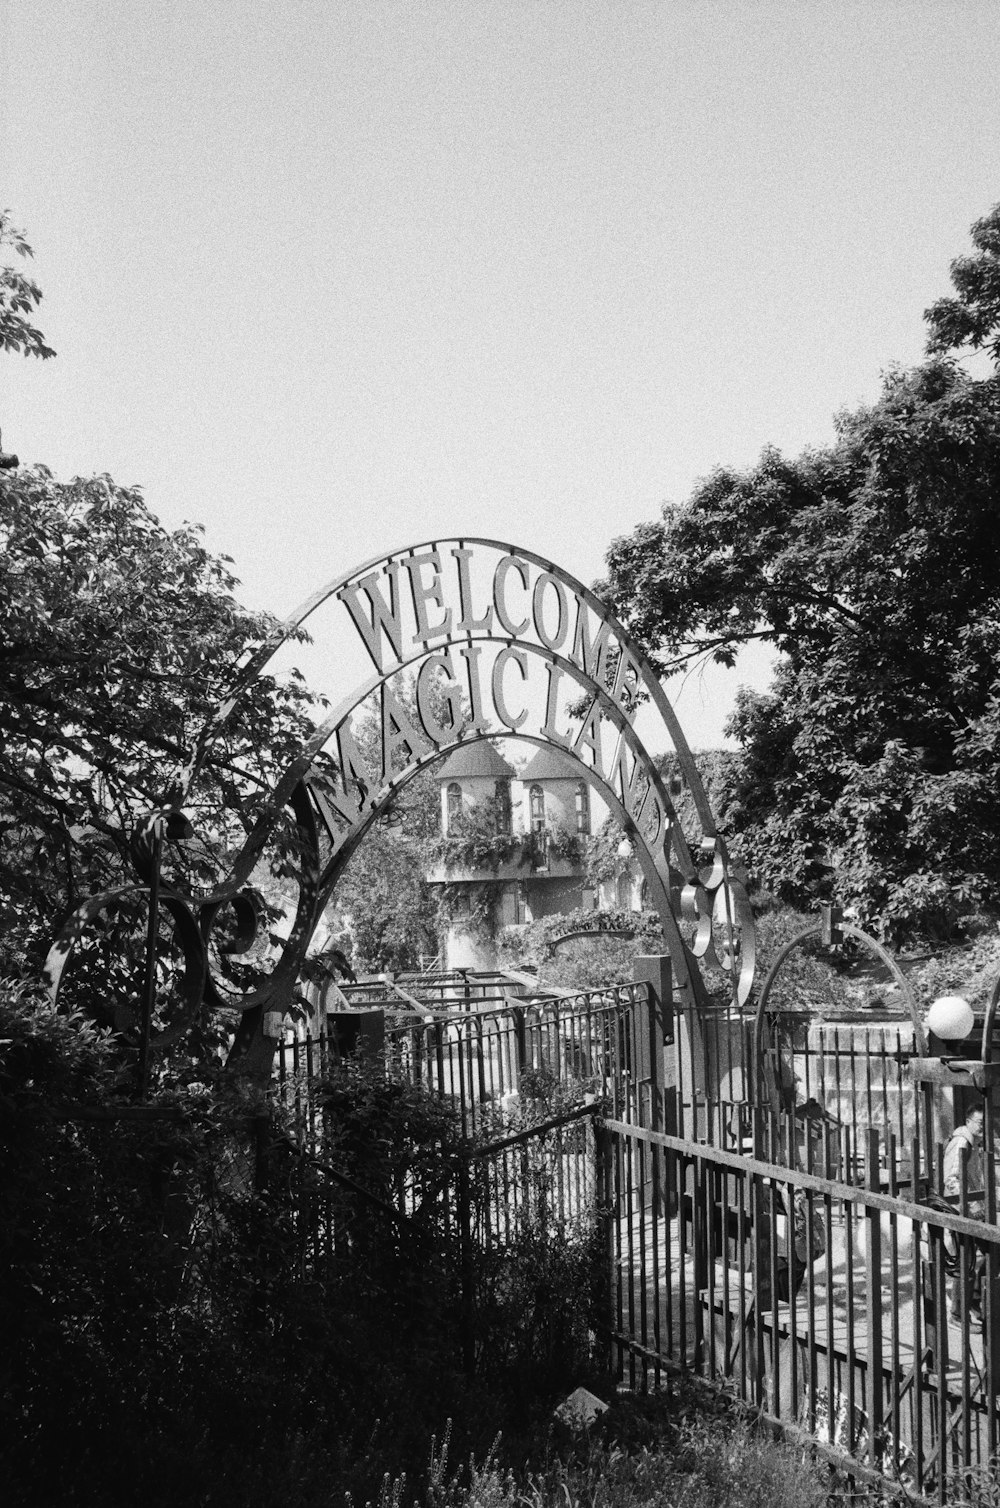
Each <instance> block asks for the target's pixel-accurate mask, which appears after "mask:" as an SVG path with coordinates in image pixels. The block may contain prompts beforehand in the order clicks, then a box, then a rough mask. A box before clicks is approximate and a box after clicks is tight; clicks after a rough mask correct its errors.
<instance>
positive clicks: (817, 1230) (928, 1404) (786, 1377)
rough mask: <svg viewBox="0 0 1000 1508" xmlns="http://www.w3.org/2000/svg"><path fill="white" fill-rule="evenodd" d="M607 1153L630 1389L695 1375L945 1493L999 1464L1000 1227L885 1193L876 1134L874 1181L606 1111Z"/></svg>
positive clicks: (603, 1149) (925, 1491)
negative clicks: (827, 1174) (736, 1149)
mask: <svg viewBox="0 0 1000 1508" xmlns="http://www.w3.org/2000/svg"><path fill="white" fill-rule="evenodd" d="M762 1139H763V1138H762ZM598 1153H599V1156H600V1157H601V1158H602V1159H603V1161H604V1163H605V1167H606V1173H605V1183H606V1186H607V1187H608V1188H609V1190H610V1192H611V1204H612V1207H613V1209H614V1210H615V1211H616V1212H617V1213H616V1216H615V1217H614V1219H613V1220H612V1221H611V1223H610V1225H609V1231H608V1242H609V1249H610V1254H611V1260H612V1265H613V1273H614V1282H613V1289H612V1292H613V1298H612V1306H611V1308H612V1312H611V1324H610V1328H611V1335H612V1353H613V1365H614V1367H615V1369H616V1370H617V1371H618V1373H619V1375H620V1376H622V1377H623V1378H625V1379H627V1381H628V1382H629V1384H630V1385H631V1386H632V1387H633V1388H645V1387H649V1386H651V1385H653V1386H655V1385H657V1384H658V1383H659V1382H660V1380H661V1378H662V1376H663V1375H664V1373H667V1372H670V1371H676V1370H678V1369H680V1370H688V1371H691V1372H693V1373H695V1374H696V1375H698V1376H701V1377H702V1378H704V1379H705V1380H707V1381H709V1382H711V1383H713V1384H715V1385H720V1386H723V1387H725V1388H726V1389H727V1390H729V1391H732V1392H734V1393H735V1394H736V1396H738V1397H739V1398H741V1399H743V1400H744V1401H745V1402H747V1403H748V1404H750V1405H752V1406H753V1407H754V1408H756V1409H758V1410H760V1412H761V1413H762V1414H763V1415H765V1416H766V1417H767V1418H769V1419H772V1420H774V1421H775V1422H777V1423H779V1424H780V1425H781V1426H782V1428H783V1429H784V1430H785V1431H786V1432H788V1433H791V1434H792V1435H794V1436H797V1437H800V1438H803V1439H806V1438H807V1439H808V1440H809V1442H810V1444H813V1445H815V1447H816V1448H817V1449H819V1450H820V1451H821V1452H822V1453H824V1454H826V1455H827V1456H828V1457H829V1459H830V1460H831V1461H833V1462H834V1463H835V1464H837V1465H838V1466H840V1467H842V1468H843V1469H845V1470H846V1471H847V1472H848V1473H849V1474H850V1475H852V1476H854V1477H860V1478H869V1477H870V1478H872V1479H875V1480H878V1481H880V1482H882V1483H883V1484H885V1483H888V1484H890V1485H892V1484H895V1485H896V1486H897V1487H898V1488H899V1489H900V1491H902V1490H904V1489H905V1491H906V1492H907V1493H909V1494H911V1495H914V1494H915V1495H917V1496H928V1495H932V1496H933V1497H935V1498H936V1499H937V1500H938V1501H940V1502H944V1501H945V1500H946V1497H947V1495H948V1494H949V1492H950V1491H951V1489H952V1487H953V1486H954V1484H955V1483H956V1482H963V1483H964V1482H966V1480H967V1476H968V1473H969V1472H970V1471H971V1472H976V1471H981V1472H985V1471H986V1470H987V1469H988V1468H989V1467H990V1464H991V1463H992V1462H993V1461H994V1460H995V1458H996V1454H997V1444H998V1441H997V1422H998V1415H997V1396H998V1392H1000V1281H998V1279H1000V1232H998V1231H997V1230H996V1228H995V1227H993V1226H991V1225H986V1224H984V1223H982V1222H981V1221H978V1220H970V1219H966V1218H963V1217H962V1215H960V1214H959V1213H958V1211H957V1210H953V1211H951V1210H947V1209H946V1208H941V1209H932V1208H929V1207H928V1206H927V1205H926V1204H924V1203H920V1202H914V1201H913V1199H912V1197H907V1193H908V1191H906V1190H900V1189H899V1188H897V1187H895V1186H894V1185H893V1183H892V1182H890V1184H889V1186H888V1187H886V1188H883V1186H882V1178H881V1172H880V1170H881V1168H883V1167H884V1166H885V1159H884V1158H883V1156H882V1149H881V1147H880V1138H879V1135H878V1132H877V1131H871V1132H869V1133H868V1135H867V1137H866V1139H865V1161H866V1164H867V1167H868V1168H869V1169H870V1170H871V1175H870V1181H869V1182H868V1184H867V1186H864V1187H859V1186H854V1185H850V1184H848V1183H845V1182H844V1181H842V1180H840V1179H837V1180H834V1179H830V1178H824V1177H822V1176H820V1175H818V1174H815V1173H809V1172H806V1171H803V1170H800V1169H798V1168H794V1167H791V1166H789V1165H788V1164H787V1162H784V1161H769V1160H765V1159H763V1158H760V1157H755V1156H751V1155H746V1154H737V1153H733V1152H727V1151H725V1150H724V1149H722V1148H720V1147H715V1146H709V1145H705V1144H703V1145H696V1144H694V1143H692V1142H690V1141H689V1140H687V1139H682V1138H679V1137H673V1136H669V1135H666V1134H664V1133H659V1132H655V1131H650V1130H648V1129H646V1128H643V1127H639V1126H636V1125H634V1124H632V1125H630V1124H626V1123H624V1122H616V1121H613V1120H605V1121H602V1122H599V1123H598ZM889 1166H890V1168H891V1167H892V1161H891V1159H890V1160H889ZM977 1311H978V1312H977ZM979 1313H981V1315H982V1320H981V1322H980V1320H979Z"/></svg>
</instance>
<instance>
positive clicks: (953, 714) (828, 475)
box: [604, 360, 1000, 935]
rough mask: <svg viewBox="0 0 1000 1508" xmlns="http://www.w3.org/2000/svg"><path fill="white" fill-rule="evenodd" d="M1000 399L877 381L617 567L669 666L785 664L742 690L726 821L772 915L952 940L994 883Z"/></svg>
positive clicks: (619, 594)
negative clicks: (760, 657) (781, 911)
mask: <svg viewBox="0 0 1000 1508" xmlns="http://www.w3.org/2000/svg"><path fill="white" fill-rule="evenodd" d="M998 496H1000V381H998V380H997V379H989V380H984V381H974V380H972V379H971V378H969V377H968V376H967V375H965V374H963V373H962V372H960V371H959V369H958V368H956V367H955V366H954V364H952V363H949V362H947V361H942V360H935V361H932V362H929V363H928V364H927V365H924V366H921V367H918V368H916V369H914V370H912V371H895V372H892V373H890V374H889V375H888V376H887V377H886V378H885V379H884V383H883V389H882V393H881V396H880V397H879V399H878V401H877V402H875V403H874V404H872V405H870V406H866V407H863V408H861V409H859V410H857V411H856V412H851V413H843V414H841V415H840V416H839V419H838V421H837V435H836V439H835V442H834V443H833V444H832V445H830V446H828V447H826V448H824V449H817V450H811V451H807V452H805V453H804V454H803V455H801V456H799V457H798V458H796V459H795V460H788V459H786V458H784V457H783V456H781V455H780V454H779V453H778V452H777V451H775V450H767V451H765V453H764V454H763V456H762V457H761V460H760V462H759V464H758V465H757V466H755V467H754V468H753V469H752V470H750V471H748V472H738V471H735V470H731V469H725V468H719V469H718V470H716V471H715V472H714V473H713V474H712V475H711V476H709V477H708V478H707V479H706V480H705V481H704V482H702V483H701V484H700V485H699V486H698V487H697V488H696V489H695V491H694V494H693V496H692V498H691V499H690V502H689V503H688V504H687V505H686V506H684V507H678V506H672V505H671V506H667V507H666V508H665V509H664V510H663V517H662V518H661V520H659V521H658V522H656V523H650V524H644V525H641V526H640V527H639V528H638V529H636V530H635V531H634V532H633V533H632V534H631V535H629V536H627V537H626V538H624V539H619V540H616V541H614V543H613V544H612V546H611V548H610V551H609V553H608V557H607V562H608V581H607V583H606V585H605V587H604V590H605V591H606V592H607V593H608V594H609V595H610V597H611V599H612V601H613V603H614V605H615V607H616V609H617V611H618V612H619V613H620V614H621V616H622V617H623V618H624V619H625V621H626V623H627V625H628V627H629V628H630V629H631V630H632V631H633V632H634V633H635V635H636V636H637V638H639V639H640V641H641V642H643V643H645V645H646V646H647V648H648V649H649V650H650V651H651V652H652V654H653V656H654V658H655V659H656V661H657V663H658V664H659V666H660V667H661V668H662V669H663V670H665V671H667V670H671V669H674V668H676V667H678V666H680V665H689V664H692V663H695V662H697V661H698V660H699V658H712V659H715V660H716V661H719V662H721V663H723V664H727V665H732V664H733V663H734V661H735V656H736V653H737V650H738V649H739V648H740V647H741V646H742V645H745V644H747V643H749V642H751V641H754V640H757V641H764V642H767V643H770V644H772V645H773V646H774V647H775V649H777V650H778V651H779V652H780V655H781V658H780V660H779V663H778V667H777V670H776V673H775V677H774V681H773V684H772V687H771V690H770V691H769V693H767V694H766V695H763V696H761V695H758V694H755V693H752V692H748V691H743V692H742V693H741V695H740V697H739V701H738V705H737V708H736V712H735V714H734V717H733V719H732V722H731V726H730V731H731V732H733V733H734V734H735V735H736V737H737V738H738V739H739V742H740V744H741V747H742V755H741V757H740V759H739V760H738V762H737V764H736V765H735V766H734V767H733V768H732V769H731V770H730V772H729V776H728V780H727V781H726V782H725V783H724V787H725V788H724V790H723V792H722V800H721V804H722V806H723V808H724V810H723V812H722V817H723V820H724V822H725V824H726V826H727V829H728V830H729V831H730V832H733V833H735V834H736V835H737V836H738V839H739V841H740V844H741V846H742V848H743V852H744V857H745V859H746V860H747V862H748V864H749V867H750V869H751V873H752V874H754V875H755V877H756V878H757V879H758V880H759V881H760V882H762V883H763V884H764V885H765V886H766V887H767V888H768V889H770V890H771V891H773V892H774V893H775V894H776V895H778V896H779V897H780V898H782V899H784V900H788V901H791V902H794V903H797V904H800V905H808V904H810V903H811V902H813V901H815V899H816V898H817V897H826V896H835V897H836V898H837V899H839V900H840V901H842V902H846V903H851V904H853V905H854V906H855V907H857V909H858V911H859V913H860V914H861V916H862V917H863V919H864V920H866V921H867V922H869V923H870V924H872V925H875V926H877V927H879V928H880V929H881V930H883V931H884V932H885V933H887V934H889V935H902V934H904V933H905V932H907V931H908V930H911V929H912V928H914V927H922V928H924V929H929V930H931V931H937V932H947V931H948V930H950V929H951V928H953V927H954V925H955V924H956V922H957V920H958V918H959V917H960V916H961V914H962V913H963V912H965V911H967V910H969V909H970V908H972V907H975V906H976V905H979V904H982V903H984V902H985V901H986V900H987V899H988V898H990V897H991V896H992V894H993V893H994V890H995V886H996V883H997V880H998V879H1000V860H998V857H997V856H998V853H1000V843H998V839H1000V808H998V806H997V803H996V797H995V792H996V788H997V779H998V776H1000V678H998V674H997V666H998V650H1000V530H998V528H997V501H996V500H997V497H998Z"/></svg>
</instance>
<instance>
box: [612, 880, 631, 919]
mask: <svg viewBox="0 0 1000 1508" xmlns="http://www.w3.org/2000/svg"><path fill="white" fill-rule="evenodd" d="M615 889H616V891H617V896H616V899H617V901H618V909H619V911H631V909H632V881H631V879H630V878H629V876H628V875H627V874H620V875H619V876H618V884H617V885H616V887H615Z"/></svg>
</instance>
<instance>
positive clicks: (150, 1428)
mask: <svg viewBox="0 0 1000 1508" xmlns="http://www.w3.org/2000/svg"><path fill="white" fill-rule="evenodd" d="M0 1037H2V1039H3V1042H4V1047H5V1051H4V1054H3V1059H2V1069H0V1122H2V1124H0V1133H2V1151H0V1163H2V1166H0V1216H2V1222H0V1262H2V1263H3V1268H4V1271H5V1272H6V1273H7V1274H8V1275H9V1276H8V1281H7V1282H6V1284H5V1285H4V1289H3V1291H2V1293H0V1327H2V1333H3V1341H4V1345H3V1370H2V1373H0V1473H2V1476H3V1480H4V1487H5V1491H4V1497H5V1501H6V1502H10V1503H12V1504H25V1505H27V1504H32V1505H34V1504H38V1505H42V1504H44V1505H49V1504H51V1503H55V1502H59V1503H66V1504H74V1505H75V1504H79V1505H95V1508H96V1505H102V1508H107V1505H114V1504H118V1503H121V1504H123V1505H124V1504H129V1505H131V1504H132V1503H134V1502H136V1501H143V1502H146V1503H149V1504H151V1505H158V1504H161V1503H162V1504H164V1505H165V1504H168V1503H169V1504H173V1505H175V1504H177V1503H200V1502H211V1503H213V1504H220V1505H228V1504H232V1505H234V1508H236V1505H239V1508H244V1505H247V1504H258V1503H259V1504H271V1503H275V1504H277V1503H278V1502H279V1501H280V1502H282V1503H286V1504H312V1503H316V1504H318V1503H321V1502H322V1503H329V1502H330V1501H331V1500H335V1499H337V1498H340V1499H341V1500H342V1497H343V1493H344V1492H345V1491H352V1492H354V1493H355V1495H356V1496H357V1497H358V1499H359V1500H360V1501H364V1500H365V1498H366V1497H370V1496H374V1495H375V1494H376V1492H377V1489H378V1484H379V1482H380V1480H381V1478H382V1475H383V1473H384V1472H385V1471H390V1472H392V1473H398V1472H401V1471H406V1472H407V1473H408V1474H409V1475H410V1476H411V1479H413V1480H415V1481H416V1480H419V1475H420V1470H421V1467H422V1465H423V1462H424V1459H425V1455H426V1448H427V1441H428V1439H429V1438H430V1436H431V1435H432V1434H433V1433H434V1431H435V1430H440V1427H441V1422H442V1420H444V1419H446V1418H449V1417H450V1418H452V1419H453V1420H454V1431H455V1439H456V1443H457V1444H459V1445H460V1446H461V1449H462V1450H463V1452H468V1451H469V1450H476V1451H479V1452H480V1453H483V1452H485V1450H486V1448H487V1447H488V1445H489V1442H490V1440H491V1439H492V1438H493V1437H494V1436H495V1434H496V1432H497V1431H498V1430H499V1429H503V1430H504V1431H505V1434H506V1435H507V1436H508V1437H509V1438H510V1440H511V1442H512V1448H514V1446H515V1443H516V1442H522V1441H524V1440H525V1439H526V1438H527V1437H528V1436H530V1435H531V1433H532V1431H533V1430H534V1428H535V1424H536V1421H537V1419H538V1418H544V1417H546V1416H547V1413H548V1410H549V1409H550V1407H551V1405H552V1402H553V1401H554V1399H555V1398H556V1396H557V1395H558V1392H559V1389H560V1388H563V1387H565V1386H566V1383H567V1379H572V1380H574V1381H575V1380H576V1379H577V1378H578V1377H580V1376H581V1375H583V1376H589V1368H590V1359H589V1358H590V1348H591V1345H592V1333H593V1325H594V1317H593V1314H592V1312H591V1311H590V1310H589V1308H588V1305H587V1301H586V1295H587V1294H588V1292H589V1291H590V1287H591V1283H592V1264H593V1261H594V1252H593V1248H592V1242H591V1240H590V1236H589V1234H588V1231H587V1229H586V1228H581V1230H580V1231H579V1232H578V1233H577V1234H573V1233H569V1232H567V1230H566V1228H565V1227H562V1226H559V1227H557V1226H555V1225H550V1224H548V1223H547V1222H546V1220H545V1219H544V1218H542V1217H541V1216H539V1215H537V1213H536V1217H535V1218H533V1219H532V1220H529V1221H526V1222H525V1223H524V1224H523V1226H522V1227H521V1229H520V1230H519V1231H518V1233H517V1234H516V1237H515V1238H514V1239H513V1240H512V1241H510V1242H509V1243H505V1245H504V1247H503V1248H502V1249H501V1248H494V1247H492V1246H490V1245H489V1244H486V1245H481V1244H475V1245H469V1244H468V1243H465V1244H463V1240H462V1236H461V1222H460V1221H459V1220H457V1218H456V1213H455V1212H456V1199H457V1198H458V1197H459V1193H458V1191H461V1190H462V1189H463V1188H466V1195H465V1196H464V1197H467V1198H468V1199H469V1201H470V1207H472V1208H475V1206H476V1200H477V1199H478V1198H479V1197H481V1196H480V1194H479V1192H478V1183H477V1179H478V1177H479V1175H478V1172H477V1166H478V1165H477V1163H476V1161H475V1158H474V1157H472V1155H471V1154H472V1153H473V1152H474V1147H472V1146H470V1145H469V1144H468V1143H467V1142H466V1141H465V1140H463V1138H462V1136H461V1134H460V1129H459V1126H458V1123H457V1121H456V1118H455V1115H454V1113H453V1111H452V1110H451V1109H450V1108H449V1106H448V1105H447V1104H445V1103H443V1102H442V1101H440V1100H438V1099H437V1098H434V1097H431V1096H428V1095H426V1094H424V1093H423V1092H421V1091H420V1090H419V1089H416V1088H413V1087H412V1086H410V1085H408V1084H405V1083H393V1082H389V1081H387V1080H386V1078H385V1073H384V1068H383V1067H382V1066H381V1064H379V1065H375V1066H368V1065H366V1064H365V1063H364V1062H363V1061H352V1062H351V1063H349V1064H346V1065H343V1066H342V1067H341V1068H340V1069H339V1070H335V1071H331V1074H330V1076H329V1077H328V1078H327V1079H326V1080H325V1081H322V1082H320V1083H319V1084H314V1085H313V1087H312V1096H313V1101H312V1102H313V1104H314V1105H315V1107H316V1114H317V1115H318V1116H319V1117H320V1118H321V1120H322V1123H323V1126H324V1132H323V1137H322V1141H321V1151H320V1156H319V1158H318V1160H317V1159H316V1158H315V1157H314V1158H309V1157H304V1156H303V1155H302V1154H301V1153H300V1151H299V1150H298V1147H297V1144H296V1124H297V1123H296V1120H295V1116H294V1113H293V1112H294V1107H295V1104H296V1102H297V1100H298V1097H299V1091H298V1090H294V1092H293V1086H289V1092H288V1099H287V1102H285V1103H283V1104H276V1105H275V1106H273V1107H272V1112H271V1116H270V1118H261V1117H256V1118H255V1119H254V1120H249V1119H248V1117H247V1115H246V1112H245V1109H244V1107H243V1106H242V1105H240V1104H239V1103H237V1102H234V1101H233V1100H231V1099H230V1098H229V1097H228V1095H227V1093H226V1092H225V1091H224V1090H223V1088H222V1087H221V1086H219V1087H217V1088H216V1089H215V1091H214V1092H212V1093H210V1094H209V1093H205V1092H187V1093H185V1092H182V1091H180V1090H175V1091H174V1092H172V1093H170V1094H161V1095H159V1096H158V1097H157V1098H155V1099H154V1101H153V1102H152V1104H151V1105H149V1106H146V1107H138V1108H136V1107H133V1106H131V1105H130V1104H127V1103H123V1102H122V1098H121V1094H120V1086H119V1082H118V1075H119V1070H120V1055H119V1052H118V1049H117V1045H116V1043H115V1042H114V1039H113V1037H112V1036H111V1035H110V1034H108V1033H102V1032H100V1031H98V1030H96V1029H95V1028H93V1027H92V1026H89V1025H88V1024H86V1023H82V1022H80V1021H77V1020H72V1019H68V1018H66V1017H65V1016H61V1015H57V1014H56V1013H55V1012H52V1011H50V1010H47V1009H46V1008H45V1007H44V1005H42V1004H41V1003H40V1002H39V1001H38V1000H37V999H34V998H32V997H30V996H28V995H26V994H25V993H24V992H23V991H20V990H18V991H14V990H7V991H5V992H4V994H3V996H2V997H0ZM543 1098H544V1097H543ZM535 1108H536V1109H537V1112H538V1114H543V1113H548V1109H549V1108H550V1107H547V1106H546V1105H544V1104H543V1103H542V1101H540V1102H539V1105H538V1106H536V1107H535ZM470 1159H471V1160H470ZM463 1169H464V1170H465V1171H464V1173H463ZM470 1285H471V1287H470ZM469 1336H471V1338H472V1342H473V1345H474V1355H475V1361H476V1366H475V1376H474V1377H470V1375H469V1373H468V1340H467V1337H469Z"/></svg>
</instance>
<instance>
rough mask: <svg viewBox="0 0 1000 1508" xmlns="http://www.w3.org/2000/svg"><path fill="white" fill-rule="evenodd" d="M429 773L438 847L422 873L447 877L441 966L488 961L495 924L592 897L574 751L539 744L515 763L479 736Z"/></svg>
mask: <svg viewBox="0 0 1000 1508" xmlns="http://www.w3.org/2000/svg"><path fill="white" fill-rule="evenodd" d="M438 782H439V785H440V789H441V835H442V839H443V840H444V841H443V843H442V845H441V847H442V852H443V857H442V859H441V861H440V862H439V863H437V864H435V865H434V866H433V867H432V868H431V870H430V871H429V873H428V876H427V878H428V881H429V882H430V883H431V884H432V885H441V886H447V887H448V890H447V901H448V905H447V908H446V909H447V912H448V918H449V919H448V923H447V926H446V929H445V933H444V936H443V938H442V964H443V966H444V967H445V968H448V969H456V968H475V969H483V968H492V967H494V966H495V964H496V937H497V934H498V933H499V931H500V930H501V928H503V927H509V926H517V925H522V924H524V923H527V922H531V921H535V920H537V919H538V918H539V917H542V916H552V915H554V914H559V913H563V912H568V911H576V910H578V909H579V908H580V907H581V906H584V905H585V904H587V905H593V903H594V897H593V893H592V892H589V891H588V892H586V895H585V891H584V881H585V868H586V864H585V861H586V840H587V838H588V837H589V836H590V833H591V831H592V830H593V827H594V824H595V814H594V812H593V810H592V794H591V790H590V787H589V785H588V784H587V782H586V781H585V780H584V779H583V778H582V777H581V774H580V771H579V766H578V765H577V764H576V763H575V761H573V760H572V759H569V758H568V757H567V756H565V755H563V754H560V753H559V752H558V751H557V750H554V749H552V748H549V747H542V748H539V749H537V750H536V751H535V752H534V754H533V755H532V757H531V759H530V760H529V761H528V763H527V765H526V766H525V767H524V769H523V770H522V771H520V773H518V771H517V770H515V769H514V767H513V766H512V765H510V764H508V762H507V760H506V759H504V758H503V756H502V755H501V754H500V753H499V752H498V751H497V750H496V749H495V748H494V746H493V745H492V744H491V743H488V742H486V741H485V740H484V741H481V742H479V743H471V744H468V745H465V746H463V747H461V748H459V749H456V750H455V751H454V752H453V753H452V754H451V755H449V757H448V758H447V759H446V760H445V762H444V764H443V765H442V766H441V769H440V772H439V774H438ZM598 805H599V807H600V810H599V813H598V814H596V820H597V821H598V822H599V821H600V820H603V817H604V807H603V803H598Z"/></svg>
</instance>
